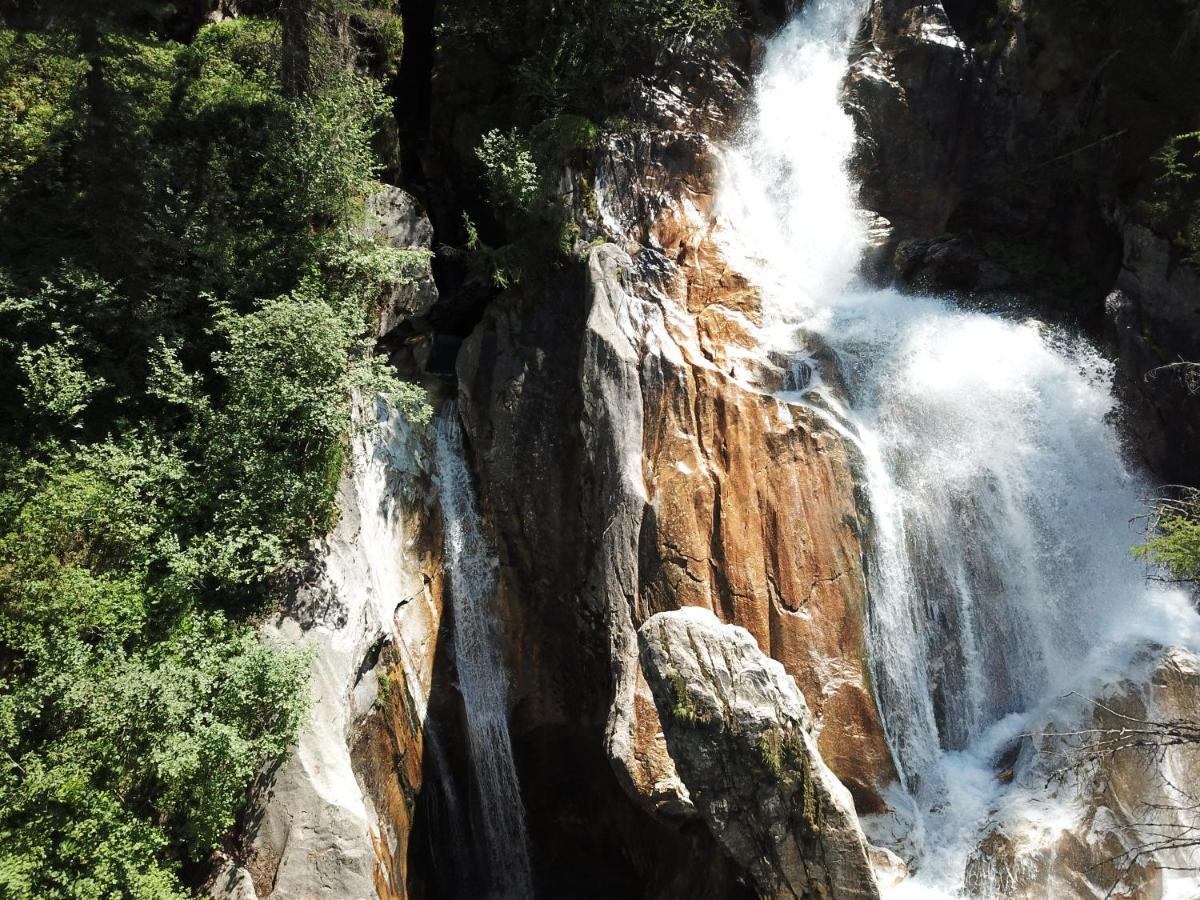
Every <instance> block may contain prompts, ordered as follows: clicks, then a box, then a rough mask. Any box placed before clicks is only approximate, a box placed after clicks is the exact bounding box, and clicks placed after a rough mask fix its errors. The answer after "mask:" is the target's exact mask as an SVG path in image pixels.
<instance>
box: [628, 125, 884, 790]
mask: <svg viewBox="0 0 1200 900" xmlns="http://www.w3.org/2000/svg"><path fill="white" fill-rule="evenodd" d="M695 146H696V145H695V139H694V138H690V139H689V142H688V147H689V149H691V148H694V147H695ZM701 146H702V147H703V146H704V145H701ZM700 152H701V153H703V152H704V150H703V149H702V150H701V151H700ZM713 168H714V167H713V166H712V165H711V164H710V163H709V162H707V161H705V160H703V159H700V160H694V161H693V162H692V164H691V165H690V166H689V167H688V169H687V171H688V173H689V174H688V175H687V177H685V178H682V179H680V180H679V181H678V182H677V183H675V184H674V186H673V189H674V194H673V196H672V194H671V193H670V191H671V189H672V183H671V179H670V177H669V173H667V172H664V171H663V170H662V169H651V172H650V177H649V180H650V181H651V182H652V183H655V185H656V188H657V193H658V197H659V198H660V202H661V200H662V198H664V197H672V199H671V200H669V201H668V202H662V203H661V205H660V207H659V212H658V216H657V218H656V219H655V220H654V221H653V223H652V224H651V225H650V227H649V228H648V229H647V233H646V235H645V240H646V242H647V243H649V244H650V245H651V246H653V247H655V248H656V249H659V248H661V252H662V254H663V255H665V256H666V257H667V258H668V259H669V260H671V261H672V262H673V264H674V265H673V266H672V267H671V269H670V271H669V273H668V275H667V276H666V277H665V278H663V279H662V283H661V284H660V285H658V286H656V289H654V290H653V291H651V293H652V294H653V305H652V306H650V309H651V314H650V315H649V316H647V317H646V321H645V322H644V323H643V324H644V334H643V336H642V340H643V342H644V346H643V348H642V350H643V358H642V363H641V393H642V400H643V411H642V414H643V421H644V424H643V447H642V479H643V481H644V484H645V490H646V494H647V496H646V512H645V515H644V518H643V522H642V527H641V535H640V539H639V545H640V546H639V557H640V560H639V582H640V583H639V588H640V590H639V593H638V599H637V601H636V609H635V610H634V612H633V624H634V626H635V627H636V626H638V625H640V623H641V622H642V621H644V620H645V619H646V618H648V617H649V616H651V615H653V614H655V613H657V612H662V611H664V610H669V609H674V608H677V607H680V606H703V607H706V608H708V609H711V610H712V611H713V612H715V613H716V614H717V615H718V616H719V617H721V618H722V619H723V620H724V621H726V622H730V623H733V624H737V625H741V626H743V627H745V628H746V629H748V630H749V631H750V632H751V633H752V634H753V635H754V636H755V638H756V639H757V640H758V642H759V645H760V646H761V647H762V649H763V650H764V651H765V652H767V653H769V654H770V655H771V656H773V657H774V658H776V659H778V660H779V661H780V662H782V663H783V664H784V666H785V668H786V669H787V670H788V672H789V673H790V674H791V675H792V676H793V677H794V678H795V679H796V681H797V683H798V684H799V686H800V688H801V690H802V691H803V692H804V695H805V699H806V700H807V701H808V703H809V705H810V707H811V708H812V710H813V712H814V713H815V715H816V716H817V718H818V721H819V722H820V727H821V737H820V749H821V751H822V753H823V755H824V756H825V759H826V761H827V762H828V764H829V765H830V767H831V768H832V769H833V771H834V772H835V773H836V774H837V775H838V776H839V777H840V778H841V779H842V780H843V781H844V782H845V783H846V785H847V786H848V787H850V789H851V791H852V792H853V794H854V796H855V800H856V802H857V803H858V805H859V811H860V812H869V811H878V810H879V809H880V808H882V800H881V799H880V796H879V789H880V788H881V787H882V786H883V785H884V784H886V783H887V782H888V781H890V780H892V779H893V778H894V770H893V766H892V762H891V756H890V752H889V750H888V747H887V744H886V741H885V739H884V735H883V728H882V725H881V722H880V719H879V715H878V712H877V710H876V706H875V702H874V699H873V697H872V695H871V690H870V685H869V678H868V675H867V658H866V645H865V635H864V629H865V598H866V586H865V579H864V575H863V563H862V546H861V540H860V533H861V530H860V517H859V511H858V509H857V507H856V505H855V500H854V482H853V478H852V474H851V458H850V454H849V452H848V450H847V447H846V445H845V443H844V442H843V440H842V439H841V438H840V437H839V436H838V435H837V434H836V433H835V432H833V431H832V430H831V429H829V428H828V427H827V426H825V425H824V424H823V423H822V421H821V420H820V419H819V417H818V416H817V414H815V413H814V412H813V411H812V410H810V409H809V408H807V407H804V406H801V405H797V404H795V403H789V402H786V401H785V400H783V399H779V398H778V397H777V396H776V395H775V393H774V392H776V391H779V390H781V389H782V388H783V384H784V382H783V377H784V373H783V372H782V370H781V369H779V368H778V367H777V366H775V365H773V364H772V363H771V361H770V360H769V359H765V358H764V357H765V356H766V355H767V353H768V351H767V350H766V349H764V348H763V347H762V346H761V345H760V338H759V336H758V334H757V332H758V329H759V327H760V326H761V324H762V321H761V310H760V305H759V300H758V296H757V293H756V292H755V290H754V289H753V288H752V287H751V286H750V285H749V284H748V283H747V282H746V280H745V279H744V278H743V277H742V276H741V275H740V274H739V273H737V272H736V271H734V270H732V269H731V268H730V267H729V265H728V264H727V263H726V261H725V260H724V258H723V257H722V254H721V250H720V247H719V245H718V243H717V240H716V237H715V236H714V228H715V224H714V217H713V215H712V212H711V209H712V205H713V202H712V201H713V184H712V177H711V176H708V177H702V176H700V175H697V174H696V173H705V172H711V171H712V170H713ZM635 256H636V254H635ZM635 290H636V288H635ZM637 712H638V713H639V715H640V714H641V713H643V712H645V710H643V709H642V708H641V707H639V708H638V710H637ZM637 731H638V733H639V734H643V733H645V734H649V733H651V732H653V733H655V734H657V731H656V730H655V729H651V728H646V727H642V726H638V728H637ZM635 743H636V742H635ZM635 755H638V751H637V750H636V749H635ZM643 755H645V756H647V757H649V758H653V757H654V756H655V754H654V753H653V752H652V749H651V748H649V747H647V748H646V750H645V753H644V754H643ZM658 774H659V775H660V776H662V775H663V772H662V771H660V772H659V773H658ZM648 780H649V781H653V780H654V779H648Z"/></svg>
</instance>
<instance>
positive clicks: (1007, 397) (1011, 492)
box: [719, 0, 1200, 898]
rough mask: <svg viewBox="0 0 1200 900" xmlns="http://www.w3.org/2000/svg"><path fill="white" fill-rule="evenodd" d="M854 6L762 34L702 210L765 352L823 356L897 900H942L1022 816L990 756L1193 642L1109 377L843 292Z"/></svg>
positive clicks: (1091, 355)
mask: <svg viewBox="0 0 1200 900" xmlns="http://www.w3.org/2000/svg"><path fill="white" fill-rule="evenodd" d="M866 7H867V3H866V2H865V0H809V2H808V3H807V4H806V6H805V7H804V10H803V12H802V13H801V14H800V15H799V16H798V17H797V18H796V19H795V20H794V21H793V22H792V23H791V24H790V25H789V26H788V27H787V28H785V29H784V30H783V31H781V32H780V33H779V34H778V35H776V36H775V37H773V38H772V39H771V41H770V43H769V45H768V48H767V52H766V56H765V60H764V65H763V69H762V72H761V73H760V74H759V76H758V80H757V83H756V91H755V97H754V105H753V108H752V109H751V110H750V111H749V115H748V118H747V122H746V124H745V125H744V127H743V131H742V133H741V135H740V136H739V139H738V141H737V143H736V145H735V146H733V147H731V148H729V149H728V151H727V152H726V155H725V172H726V176H725V184H724V185H723V188H722V191H721V195H720V208H719V213H720V216H721V220H722V222H721V225H722V240H723V244H724V247H725V251H726V254H727V255H728V256H729V257H730V259H731V260H732V261H733V262H734V263H735V264H736V265H738V266H739V267H740V268H741V269H742V270H743V271H744V272H746V273H747V274H749V275H750V276H751V277H752V278H753V279H754V280H755V281H756V283H757V284H758V285H759V287H760V289H761V291H762V294H763V300H764V306H765V311H766V318H767V323H768V327H767V328H766V329H765V332H764V334H765V338H764V339H765V341H766V342H767V343H768V344H774V345H775V346H773V347H770V349H771V350H772V351H774V352H780V351H784V352H788V353H791V354H792V355H793V359H795V360H796V365H797V366H801V367H802V366H804V365H805V364H806V363H810V360H811V357H810V353H809V351H810V350H815V349H817V348H819V347H822V346H827V347H829V348H832V350H833V352H834V356H835V357H836V359H837V361H838V366H839V370H840V371H839V373H838V375H839V376H840V377H839V380H840V381H841V382H842V383H844V385H845V399H844V400H843V399H841V398H840V395H839V392H837V391H833V390H829V389H828V388H827V387H826V386H825V385H823V384H822V381H821V373H820V371H819V366H818V367H817V368H818V371H817V372H816V373H815V374H814V375H813V377H812V378H810V379H806V381H807V384H806V385H805V387H804V389H803V392H802V395H801V396H799V397H798V398H797V400H798V402H802V403H804V404H805V405H807V406H809V407H811V408H812V409H814V410H816V411H817V412H818V413H819V414H820V415H821V416H822V417H823V418H824V419H825V420H826V421H827V422H828V423H830V424H831V425H832V426H833V427H835V428H836V429H837V430H838V431H839V432H841V433H842V434H843V435H844V436H845V438H846V439H847V440H848V442H849V443H850V444H852V445H853V446H854V447H855V448H856V449H857V451H858V454H859V456H860V459H861V467H862V471H861V477H862V479H863V481H864V482H865V487H866V489H867V494H868V497H869V502H870V511H871V519H872V529H871V531H872V533H871V542H870V543H871V547H870V558H869V561H868V567H869V589H870V604H869V607H870V611H869V618H870V621H869V634H870V641H871V656H872V667H873V675H874V678H875V689H876V692H877V695H878V699H879V705H880V708H881V712H882V715H883V718H884V723H885V728H886V730H887V732H888V738H889V741H890V743H891V746H892V750H893V754H894V757H895V760H896V764H897V768H898V770H899V771H900V773H901V779H902V782H903V785H904V788H905V789H906V793H905V794H903V795H899V796H897V797H896V798H895V802H894V803H893V806H895V807H903V806H906V805H907V806H908V807H909V812H908V815H910V816H911V820H910V822H909V823H908V826H907V828H908V833H907V834H906V835H904V836H903V838H904V842H905V843H904V848H905V849H906V850H907V851H908V853H907V855H908V856H909V857H910V858H911V859H912V863H913V868H914V870H915V872H914V875H913V877H912V878H910V879H908V880H907V881H905V882H903V883H902V884H901V886H900V887H898V888H897V889H895V890H896V895H897V896H905V897H921V898H929V897H939V896H945V897H951V896H959V895H960V891H961V890H962V889H963V876H964V867H965V863H966V859H967V856H968V854H969V853H970V852H971V850H972V849H973V848H974V847H975V846H976V845H977V843H978V840H979V838H980V836H981V832H980V829H981V828H983V827H984V825H985V824H986V823H988V822H989V821H990V822H996V821H1000V820H1003V818H1004V816H1005V814H1006V804H1007V808H1011V809H1015V808H1016V807H1017V806H1022V814H1024V813H1025V812H1027V809H1028V807H1029V806H1030V804H1031V803H1033V804H1036V803H1037V802H1039V801H1038V799H1037V798H1031V796H1029V795H1028V794H1023V793H1021V792H1020V791H1018V790H1017V789H1016V788H1013V789H1010V790H1008V791H1007V792H1006V791H1005V788H1004V787H1003V786H1002V785H1000V784H999V782H998V781H997V779H996V778H995V775H994V762H995V758H996V756H997V754H999V753H1000V752H1002V751H1003V750H1004V749H1005V748H1006V746H1008V745H1009V744H1011V742H1012V741H1013V740H1014V739H1015V738H1016V737H1018V736H1019V735H1020V734H1021V733H1022V732H1023V731H1024V730H1026V729H1027V728H1029V727H1030V726H1031V725H1032V724H1033V723H1035V722H1038V721H1042V720H1043V719H1044V717H1045V716H1046V715H1048V711H1049V710H1051V709H1052V708H1053V707H1054V705H1055V703H1056V699H1057V698H1061V696H1062V695H1063V694H1064V693H1065V692H1067V691H1071V690H1078V691H1080V692H1081V693H1083V694H1084V695H1094V694H1095V693H1096V691H1097V690H1098V689H1101V688H1103V686H1104V685H1107V684H1112V683H1115V682H1116V681H1117V680H1119V678H1120V676H1121V675H1122V671H1123V667H1126V666H1128V665H1130V664H1131V662H1130V661H1131V658H1132V656H1133V654H1134V653H1135V651H1136V649H1137V648H1138V647H1139V646H1144V645H1145V644H1144V642H1145V641H1146V640H1157V641H1158V642H1160V643H1162V644H1183V645H1185V646H1189V647H1193V648H1195V647H1197V646H1200V629H1198V628H1197V621H1196V616H1195V614H1194V612H1193V611H1192V610H1191V608H1190V606H1189V605H1188V603H1187V601H1186V599H1185V598H1184V597H1183V596H1182V595H1181V594H1180V593H1178V592H1174V591H1171V590H1168V589H1165V588H1163V587H1161V586H1158V585H1156V584H1153V583H1149V582H1147V580H1146V578H1145V573H1144V571H1143V569H1142V567H1141V566H1139V565H1138V564H1137V563H1136V562H1135V560H1133V558H1132V557H1131V555H1130V552H1129V548H1130V545H1131V544H1133V543H1135V542H1136V540H1137V539H1138V534H1137V532H1136V531H1135V530H1134V529H1133V528H1132V526H1131V525H1130V521H1131V519H1132V518H1133V517H1135V516H1136V515H1138V513H1139V512H1141V511H1142V509H1143V508H1142V505H1141V502H1140V498H1141V497H1143V496H1146V494H1147V493H1148V490H1147V487H1146V485H1145V484H1144V483H1143V482H1142V481H1141V480H1140V478H1139V477H1138V476H1137V475H1136V474H1135V473H1133V472H1132V471H1131V470H1130V469H1129V468H1127V466H1126V465H1125V464H1124V462H1123V460H1122V454H1121V451H1120V448H1119V446H1118V440H1117V437H1116V435H1115V434H1114V432H1113V430H1112V428H1111V427H1110V426H1109V424H1108V423H1107V421H1106V419H1107V417H1108V416H1109V413H1110V412H1111V411H1112V409H1113V407H1114V399H1113V395H1112V390H1111V375H1112V372H1111V365H1110V364H1109V363H1108V362H1107V361H1106V360H1105V359H1104V358H1103V357H1101V356H1100V355H1099V354H1098V353H1097V352H1096V351H1095V350H1094V349H1093V348H1092V347H1090V346H1089V345H1088V344H1087V343H1086V342H1085V341H1083V340H1081V339H1078V338H1075V337H1072V336H1070V335H1067V334H1064V333H1062V332H1060V331H1056V330H1054V329H1050V328H1048V327H1046V326H1044V325H1042V324H1041V323H1039V322H1036V321H1032V320H1026V321H1017V320H1013V319H1009V318H1002V317H1000V316H996V315H989V314H985V313H981V312H970V311H965V310H961V309H959V308H957V307H956V306H955V304H954V303H953V302H951V301H948V300H945V299H936V298H925V297H911V296H904V295H902V294H900V293H899V292H897V291H894V290H878V289H872V288H871V287H869V286H867V285H865V284H864V283H862V281H861V280H860V279H859V277H858V275H857V271H858V267H859V262H860V259H861V255H862V251H863V249H864V247H865V246H866V240H867V220H866V218H865V216H864V215H863V214H862V213H861V211H859V210H858V209H857V208H856V203H855V195H856V191H855V186H854V183H853V181H852V179H851V177H850V175H849V173H848V170H847V161H848V159H849V156H850V154H851V152H852V150H853V146H854V141H855V134H854V127H853V123H852V121H851V119H850V117H849V116H848V115H847V114H846V112H845V111H844V110H843V108H842V104H841V87H842V81H843V78H844V76H845V73H846V70H847V65H848V49H849V44H850V41H851V39H852V37H853V36H854V33H855V32H856V31H857V30H858V28H859V26H860V24H861V22H862V20H863V16H864V15H865V13H866ZM884 139H886V136H884ZM1039 717H1041V718H1039ZM1011 809H1010V811H1011ZM1045 815H1046V816H1053V815H1054V813H1053V811H1050V810H1049V809H1047V811H1046V812H1045ZM985 893H986V890H985Z"/></svg>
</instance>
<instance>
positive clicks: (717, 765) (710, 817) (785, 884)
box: [638, 608, 879, 900]
mask: <svg viewBox="0 0 1200 900" xmlns="http://www.w3.org/2000/svg"><path fill="white" fill-rule="evenodd" d="M638 642H639V645H640V648H641V653H640V659H641V668H642V671H643V672H644V673H645V676H646V679H647V681H648V682H649V684H650V687H651V690H652V691H653V694H654V699H655V702H656V704H657V707H658V712H659V716H660V718H661V720H662V722H663V729H664V732H665V734H666V742H667V747H668V748H669V750H670V752H671V754H672V756H673V757H674V759H675V761H676V764H677V765H678V767H679V771H680V772H681V774H682V776H683V781H684V783H685V784H686V785H687V787H688V790H689V792H690V794H691V796H692V799H693V802H694V803H695V804H696V808H697V809H698V810H699V812H700V815H701V817H702V818H703V819H704V822H705V823H706V824H707V825H708V827H709V829H710V830H711V831H712V833H713V835H714V836H715V837H716V838H717V840H718V841H719V842H720V844H721V846H722V847H724V848H725V850H726V851H727V852H728V853H730V855H732V856H733V857H734V859H736V860H737V861H738V862H739V863H740V864H741V865H743V866H744V867H745V868H746V869H747V870H748V871H749V872H750V873H751V874H752V875H753V877H754V879H755V882H756V883H757V885H758V889H759V896H760V897H763V898H776V897H779V898H782V897H789V898H831V900H835V898H853V897H861V898H877V897H878V896H879V891H878V888H877V887H876V885H875V879H874V875H873V874H872V872H871V865H870V862H869V859H868V854H867V847H866V842H865V840H864V838H863V835H862V832H861V830H860V829H859V827H858V821H857V819H856V817H855V814H854V804H853V802H852V801H851V799H850V795H849V793H848V792H847V791H846V789H845V788H844V787H843V786H842V785H841V784H840V783H839V782H838V780H837V779H836V778H835V777H834V776H833V773H832V772H830V771H829V769H828V768H827V767H826V765H825V763H824V762H823V760H822V759H821V755H820V753H819V752H818V751H817V747H816V741H815V740H814V738H813V734H812V729H813V723H812V717H811V715H810V714H809V712H808V707H807V705H806V704H805V702H804V698H803V696H802V695H801V694H800V691H799V690H798V689H797V687H796V684H795V682H794V681H793V680H792V678H791V677H790V676H789V675H788V674H787V673H786V672H785V671H784V669H783V666H781V665H780V664H779V663H778V662H776V661H775V660H773V659H770V658H769V657H767V656H765V655H764V654H763V653H762V651H760V650H759V648H758V646H757V644H756V643H755V641H754V638H753V637H752V636H751V635H750V633H749V632H748V631H746V630H745V629H742V628H738V627H736V626H731V625H722V624H721V622H720V621H719V620H718V619H717V618H716V617H715V616H714V615H713V614H712V613H710V612H708V611H707V610H702V609H696V608H692V609H682V610H678V611H675V612H665V613H659V614H657V615H655V616H652V617H651V618H649V619H647V620H646V622H645V623H644V624H643V625H642V627H641V628H640V629H638Z"/></svg>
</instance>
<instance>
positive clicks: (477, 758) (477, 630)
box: [436, 403, 533, 900]
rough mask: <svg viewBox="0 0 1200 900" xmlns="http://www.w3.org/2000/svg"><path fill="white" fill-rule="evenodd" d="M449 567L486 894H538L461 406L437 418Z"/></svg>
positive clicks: (489, 559) (515, 899)
mask: <svg viewBox="0 0 1200 900" xmlns="http://www.w3.org/2000/svg"><path fill="white" fill-rule="evenodd" d="M436 455H437V471H438V482H439V486H440V492H439V496H440V499H441V505H442V520H443V521H442V527H443V540H444V543H445V560H446V569H447V574H448V576H449V582H450V593H451V597H452V600H451V602H452V603H453V610H454V659H455V667H456V670H457V672H458V688H459V691H460V693H461V694H462V698H463V705H464V707H465V710H466V721H467V731H468V737H469V739H470V755H471V768H472V776H473V777H472V782H471V783H472V788H473V794H474V796H475V798H476V800H477V804H478V817H477V821H478V822H479V825H480V827H481V830H482V837H483V840H482V842H481V843H482V847H480V849H481V850H482V851H484V853H485V854H486V856H485V857H484V859H483V860H482V862H483V865H482V866H481V868H482V875H483V877H484V878H485V880H486V881H487V883H488V887H489V890H488V893H487V896H488V897H491V898H496V900H524V898H527V897H532V896H533V879H532V876H531V874H530V867H529V852H528V848H527V837H526V829H525V810H524V806H523V804H522V802H521V791H520V785H519V783H518V781H517V771H516V767H515V765H514V764H513V752H512V739H511V737H510V735H509V730H508V675H507V673H506V671H505V669H504V660H503V657H502V654H501V650H500V644H499V637H498V635H497V633H496V610H495V605H494V600H495V595H496V559H495V555H494V553H493V552H492V549H491V545H490V542H489V541H488V538H487V535H486V534H485V532H484V528H483V523H482V521H481V519H480V516H479V509H478V504H477V501H476V498H475V489H474V485H473V484H472V482H471V474H470V471H469V470H468V469H467V464H466V460H465V459H464V457H463V445H462V433H461V430H460V426H459V422H458V407H457V405H456V404H454V403H450V404H447V406H446V408H445V409H444V410H443V412H442V414H441V415H440V416H439V417H438V420H437V423H436Z"/></svg>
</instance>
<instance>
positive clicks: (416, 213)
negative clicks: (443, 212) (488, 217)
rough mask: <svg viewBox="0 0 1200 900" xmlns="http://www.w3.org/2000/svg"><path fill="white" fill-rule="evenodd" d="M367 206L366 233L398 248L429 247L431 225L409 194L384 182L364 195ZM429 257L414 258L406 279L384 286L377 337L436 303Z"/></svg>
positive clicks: (430, 246)
mask: <svg viewBox="0 0 1200 900" xmlns="http://www.w3.org/2000/svg"><path fill="white" fill-rule="evenodd" d="M366 207H367V222H366V227H365V230H366V233H367V234H368V235H371V236H375V237H379V238H382V239H383V240H384V241H385V242H386V243H387V244H388V245H389V246H391V247H395V248H396V249H398V250H423V251H427V252H428V251H431V250H432V247H433V225H432V224H431V223H430V221H429V217H428V216H427V215H425V211H424V210H422V209H421V207H420V205H419V204H418V203H417V201H416V199H415V198H414V197H412V195H410V194H407V193H405V192H404V191H402V190H400V188H398V187H393V186H392V185H390V184H385V185H383V186H382V188H381V189H380V190H379V192H378V193H376V194H372V195H371V196H370V197H368V198H367V202H366ZM430 258H431V257H428V256H427V257H425V258H424V259H421V260H418V261H415V262H414V263H413V265H412V268H411V271H410V272H408V273H406V274H407V276H408V277H407V278H405V279H403V280H401V281H399V282H397V283H396V284H393V285H390V286H389V287H388V288H387V289H386V291H385V293H384V296H383V298H382V302H381V304H380V313H379V330H378V336H379V337H383V336H384V335H386V334H387V333H388V332H389V331H391V330H392V329H394V328H395V327H396V326H397V325H399V324H400V323H401V322H403V321H404V320H405V319H411V318H414V317H419V316H424V315H426V314H427V313H428V312H429V311H430V310H431V309H432V308H433V306H434V304H435V303H437V299H438V292H437V285H435V284H434V281H433V268H432V266H431V265H430Z"/></svg>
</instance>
